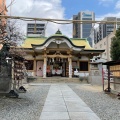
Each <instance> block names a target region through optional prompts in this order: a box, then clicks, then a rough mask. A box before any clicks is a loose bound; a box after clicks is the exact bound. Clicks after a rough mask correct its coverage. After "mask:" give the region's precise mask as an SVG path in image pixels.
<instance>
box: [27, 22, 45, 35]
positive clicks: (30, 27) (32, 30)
mask: <svg viewBox="0 0 120 120" xmlns="http://www.w3.org/2000/svg"><path fill="white" fill-rule="evenodd" d="M27 36H28V37H40V36H45V24H44V23H28V24H27Z"/></svg>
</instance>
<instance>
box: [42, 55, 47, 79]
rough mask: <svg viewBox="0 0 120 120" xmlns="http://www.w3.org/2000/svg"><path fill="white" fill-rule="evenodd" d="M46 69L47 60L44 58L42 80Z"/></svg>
mask: <svg viewBox="0 0 120 120" xmlns="http://www.w3.org/2000/svg"><path fill="white" fill-rule="evenodd" d="M46 67H47V58H46V57H44V64H43V78H46Z"/></svg>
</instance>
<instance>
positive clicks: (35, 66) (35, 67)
mask: <svg viewBox="0 0 120 120" xmlns="http://www.w3.org/2000/svg"><path fill="white" fill-rule="evenodd" d="M36 70H37V64H36V59H34V76H36V74H37V73H36V72H37V71H36Z"/></svg>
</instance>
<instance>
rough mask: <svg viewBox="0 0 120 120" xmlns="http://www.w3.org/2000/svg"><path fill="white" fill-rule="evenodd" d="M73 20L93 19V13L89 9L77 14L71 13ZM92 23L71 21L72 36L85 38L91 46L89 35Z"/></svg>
mask: <svg viewBox="0 0 120 120" xmlns="http://www.w3.org/2000/svg"><path fill="white" fill-rule="evenodd" d="M73 20H87V21H88V20H89V21H93V20H95V14H94V12H91V11H81V12H79V13H78V15H73ZM93 26H94V24H93V23H83V24H80V23H73V38H87V39H88V41H89V43H90V45H91V46H92V39H91V38H90V37H89V36H90V32H91V29H92V28H93Z"/></svg>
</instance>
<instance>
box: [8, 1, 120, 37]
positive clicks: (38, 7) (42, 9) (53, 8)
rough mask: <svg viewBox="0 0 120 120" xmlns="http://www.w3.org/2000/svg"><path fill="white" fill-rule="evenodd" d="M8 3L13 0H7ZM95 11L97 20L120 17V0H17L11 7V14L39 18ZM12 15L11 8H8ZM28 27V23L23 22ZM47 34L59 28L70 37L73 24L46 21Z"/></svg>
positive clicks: (68, 17)
mask: <svg viewBox="0 0 120 120" xmlns="http://www.w3.org/2000/svg"><path fill="white" fill-rule="evenodd" d="M6 1H7V5H9V4H10V1H11V0H6ZM88 10H89V11H94V12H95V17H96V20H98V19H99V20H102V19H103V18H104V17H106V16H116V17H120V0H15V2H14V4H13V5H12V7H11V15H14V16H27V17H38V18H55V19H72V16H73V15H75V14H78V12H80V11H88ZM8 11H9V12H8V14H9V15H10V8H9V9H8ZM21 26H22V27H23V28H24V30H25V29H26V23H23V22H21ZM46 26H47V27H46V36H49V35H51V34H54V33H55V32H56V31H57V30H58V29H60V30H61V31H62V33H63V34H65V35H67V36H68V37H72V25H58V24H53V23H46Z"/></svg>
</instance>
